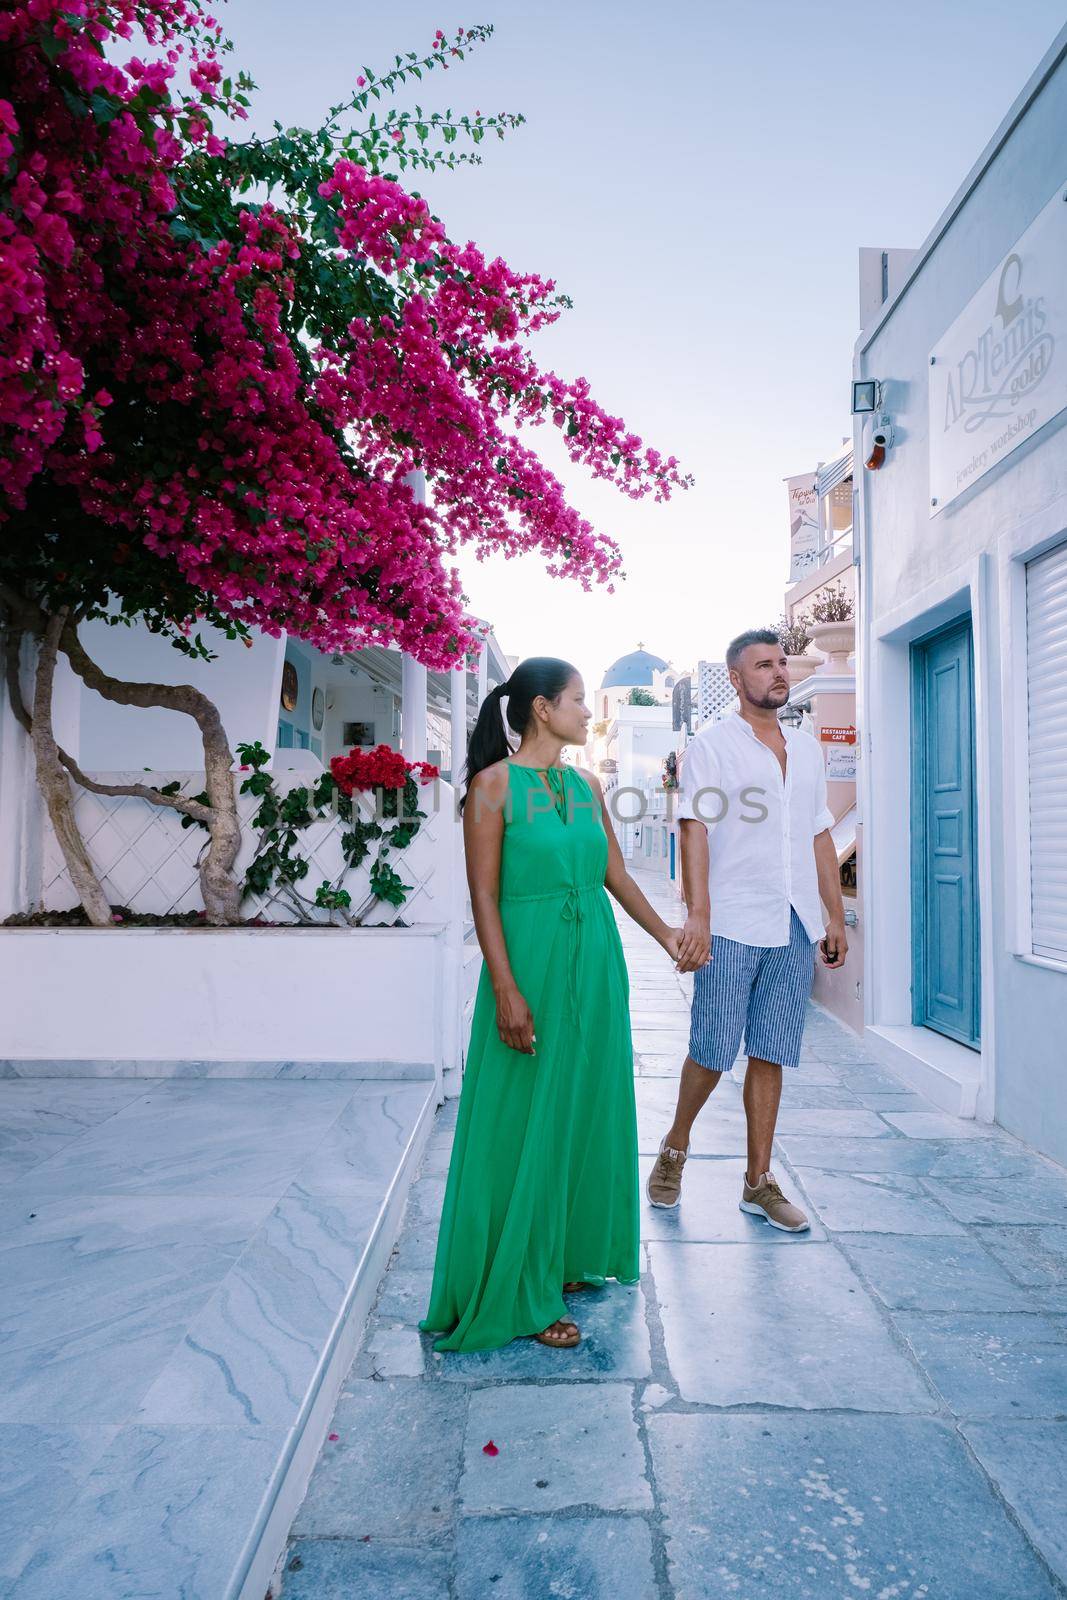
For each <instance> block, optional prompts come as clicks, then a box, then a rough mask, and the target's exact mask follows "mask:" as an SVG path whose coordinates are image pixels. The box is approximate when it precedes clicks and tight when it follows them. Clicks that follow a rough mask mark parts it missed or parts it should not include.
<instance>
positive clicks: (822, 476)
mask: <svg viewBox="0 0 1067 1600" xmlns="http://www.w3.org/2000/svg"><path fill="white" fill-rule="evenodd" d="M851 476H852V449H851V446H850V447H849V449H847V450H846V451H845V453H844V455H843V456H838V457H837V460H836V461H827V462H826V463H825V465H824V466H821V467H820V468H819V470H818V472H816V474H815V493H816V494H817V495H818V496H819V498H820V500H821V499H822V497H823V495H824V494H829V493H830V490H831V489H836V488H837V485H838V484H839V483H844V481H845V479H846V478H851Z"/></svg>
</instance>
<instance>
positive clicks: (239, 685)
mask: <svg viewBox="0 0 1067 1600" xmlns="http://www.w3.org/2000/svg"><path fill="white" fill-rule="evenodd" d="M201 632H202V634H203V636H204V641H205V643H206V644H208V645H209V648H211V649H212V650H213V651H215V652H216V653H217V659H216V660H215V661H210V662H204V661H193V660H191V659H190V658H189V657H188V656H184V655H182V654H181V653H180V652H179V651H177V650H175V649H174V647H173V646H172V645H170V644H168V643H167V642H166V640H164V639H161V638H159V637H157V636H156V635H155V634H151V633H149V632H148V631H147V629H146V628H143V627H140V626H137V625H135V626H133V627H130V628H126V627H123V626H121V625H119V626H118V627H111V626H109V625H108V624H107V623H106V622H90V623H87V624H86V625H85V626H84V627H83V628H82V629H81V633H80V636H81V640H82V643H83V644H84V646H85V649H86V651H87V653H88V654H89V655H90V656H91V657H92V659H93V660H94V661H95V662H96V664H97V665H98V666H99V667H101V668H102V669H103V671H104V672H107V673H110V674H111V675H112V676H113V677H116V678H125V679H128V680H130V681H132V682H136V683H148V682H152V683H191V684H193V686H194V687H195V688H198V689H202V690H203V692H204V693H205V694H206V695H209V696H210V698H211V699H212V700H213V701H214V702H215V704H216V705H217V706H218V708H219V712H220V715H221V716H222V723H223V727H224V728H225V729H226V736H227V738H228V740H229V742H230V747H231V748H233V747H234V746H236V745H238V744H241V743H245V742H247V743H252V742H253V741H254V740H256V739H259V740H261V741H262V743H263V744H264V745H265V746H266V747H267V749H268V750H273V748H274V738H275V733H276V731H277V726H278V709H277V708H278V695H279V690H280V685H281V671H282V659H283V656H284V652H285V643H284V640H282V639H272V638H270V637H268V635H266V634H263V633H259V632H258V631H254V632H253V635H252V646H251V648H248V647H247V646H245V645H244V644H242V643H241V642H240V640H237V641H231V640H228V639H227V638H226V637H225V635H224V634H221V633H219V632H218V631H217V630H215V629H213V628H208V627H204V628H202V629H201ZM78 729H79V731H78V740H77V749H76V750H72V751H71V754H72V755H75V756H76V758H77V760H78V761H79V763H80V765H81V766H82V767H83V768H84V769H85V771H86V772H108V771H118V770H120V769H125V768H129V769H134V768H142V767H149V768H153V769H166V770H172V769H174V768H181V767H184V768H190V767H202V766H203V764H204V753H203V745H202V744H201V741H200V733H199V730H198V728H197V726H196V723H195V722H194V721H193V719H192V718H191V717H188V716H185V715H184V714H183V713H181V712H177V711H165V710H161V709H160V708H158V707H154V708H153V709H151V710H142V709H140V708H139V707H137V706H122V705H114V704H113V703H112V702H111V701H109V700H104V699H103V698H102V697H101V696H100V695H98V694H97V693H96V691H95V690H93V689H88V688H84V687H83V688H82V689H81V693H80V707H79V721H78Z"/></svg>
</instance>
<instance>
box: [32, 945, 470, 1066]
mask: <svg viewBox="0 0 1067 1600" xmlns="http://www.w3.org/2000/svg"><path fill="white" fill-rule="evenodd" d="M444 951H445V930H444V929H443V928H440V927H435V926H426V927H422V928H418V929H414V928H404V929H393V928H389V929H373V928H371V929H357V930H355V931H347V930H344V931H342V930H340V929H332V930H315V929H309V928H303V929H300V930H299V931H284V930H281V931H275V930H270V929H264V930H261V931H258V932H257V931H253V932H246V931H243V932H233V931H229V930H227V931H222V932H217V933H216V932H211V931H205V930H199V929H197V930H194V931H191V932H185V931H182V930H176V929H172V928H163V929H155V928H137V929H128V930H126V931H125V932H122V933H110V932H108V931H98V930H89V929H76V930H69V929H41V928H35V929H16V930H12V929H5V930H0V961H2V963H3V968H4V972H5V974H6V978H7V982H8V984H9V985H10V993H11V995H13V996H16V997H17V1003H15V1004H8V1005H5V1006H4V1008H3V1010H2V1012H0V1057H3V1058H4V1059H6V1060H14V1061H20V1060H22V1061H55V1062H62V1063H67V1064H68V1066H69V1068H70V1069H71V1071H73V1069H74V1068H75V1067H76V1066H77V1063H78V1062H79V1061H87V1062H97V1061H114V1062H125V1063H143V1064H145V1070H146V1075H148V1076H151V1075H152V1074H151V1065H150V1064H151V1063H155V1062H172V1061H190V1062H196V1061H209V1062H220V1063H223V1062H241V1061H266V1062H271V1061H275V1062H286V1061H301V1062H308V1061H344V1062H353V1061H358V1062H368V1063H373V1062H375V1061H383V1062H389V1063H398V1064H399V1063H408V1064H411V1063H420V1062H421V1063H431V1064H432V1065H433V1066H434V1067H435V1068H436V1069H437V1071H438V1073H443V1071H444V1070H445V1068H446V1066H448V1065H450V1064H452V1063H449V1062H448V1061H446V1058H445V1050H446V1047H448V1046H450V1045H451V1042H452V1039H453V1036H454V1033H455V1026H454V1024H453V1023H452V1022H451V1021H450V1020H449V1019H447V1018H446V1010H447V1007H448V1004H451V1005H452V1007H453V1009H454V1008H455V1007H456V1006H457V1005H458V995H456V994H455V993H453V994H451V996H448V995H446V993H445V989H444V970H445V969H444ZM414 994H417V995H418V997H419V1004H418V1005H412V1004H411V998H412V995H414Z"/></svg>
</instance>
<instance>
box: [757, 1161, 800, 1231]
mask: <svg viewBox="0 0 1067 1600" xmlns="http://www.w3.org/2000/svg"><path fill="white" fill-rule="evenodd" d="M739 1204H740V1207H741V1210H742V1211H751V1212H753V1213H754V1214H755V1215H756V1216H757V1217H762V1218H763V1219H764V1221H766V1222H769V1223H770V1225H771V1227H772V1228H781V1229H783V1230H784V1232H786V1233H803V1231H804V1229H805V1228H810V1227H811V1223H810V1222H809V1221H808V1219H807V1217H806V1216H805V1215H804V1213H803V1211H801V1209H800V1207H799V1206H794V1205H791V1204H790V1203H789V1201H788V1200H787V1199H786V1197H785V1195H784V1194H783V1193H782V1191H781V1189H779V1187H778V1185H777V1183H776V1182H775V1178H774V1174H773V1172H764V1173H763V1174H762V1175H761V1176H760V1179H759V1182H758V1183H749V1181H748V1177H747V1175H746V1177H745V1179H744V1188H743V1189H742V1191H741V1199H740V1201H739Z"/></svg>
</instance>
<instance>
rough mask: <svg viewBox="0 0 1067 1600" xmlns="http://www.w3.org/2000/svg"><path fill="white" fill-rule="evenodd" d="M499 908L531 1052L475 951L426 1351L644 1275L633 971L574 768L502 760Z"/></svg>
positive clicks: (519, 1322)
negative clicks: (505, 1037)
mask: <svg viewBox="0 0 1067 1600" xmlns="http://www.w3.org/2000/svg"><path fill="white" fill-rule="evenodd" d="M508 783H509V797H510V798H509V805H508V807H507V808H506V809H505V813H504V836H503V843H502V846H501V860H500V916H501V921H502V922H503V926H504V937H505V940H506V943H507V949H508V958H509V960H510V963H511V968H512V971H513V973H514V975H515V981H516V983H517V984H518V986H519V990H520V992H521V993H522V995H523V997H524V999H525V1000H526V1003H527V1004H528V1006H529V1007H530V1010H531V1012H532V1013H533V1019H534V1034H535V1043H534V1049H535V1051H536V1054H535V1055H532V1056H529V1055H523V1054H522V1053H521V1052H520V1051H517V1050H512V1049H509V1047H508V1046H507V1045H505V1044H504V1043H503V1042H502V1041H501V1039H500V1036H499V1034H498V1033H497V1026H496V1002H495V999H494V996H493V989H492V984H491V982H490V979H489V974H488V970H487V969H486V967H485V966H484V965H483V967H482V973H481V978H480V980H479V985H478V994H477V998H476V1001H475V1008H474V1018H473V1023H472V1028H471V1040H470V1048H469V1051H468V1055H467V1062H466V1069H465V1076H464V1083H463V1092H462V1094H461V1096H460V1102H459V1111H458V1115H457V1119H456V1135H455V1143H454V1144H453V1147H452V1158H451V1163H450V1165H449V1170H448V1182H447V1184H446V1187H445V1197H444V1207H443V1211H442V1216H441V1230H440V1234H439V1236H438V1241H437V1258H436V1263H435V1266H434V1275H433V1286H432V1289H431V1291H430V1304H429V1308H428V1310H427V1313H426V1316H425V1317H424V1319H423V1320H422V1322H421V1323H420V1327H421V1328H422V1329H423V1330H425V1331H427V1332H429V1331H433V1332H440V1331H442V1330H444V1337H443V1338H441V1339H438V1340H437V1342H436V1343H435V1345H434V1349H435V1350H490V1349H494V1348H496V1347H497V1346H500V1345H504V1344H507V1343H508V1342H509V1341H510V1340H511V1339H513V1338H516V1337H517V1336H519V1335H522V1334H531V1333H539V1332H540V1331H541V1330H542V1329H544V1328H547V1327H548V1326H549V1324H550V1323H553V1322H555V1321H557V1320H558V1319H559V1318H561V1317H565V1316H567V1315H568V1312H567V1306H566V1303H565V1301H564V1299H563V1292H562V1289H563V1284H564V1283H570V1282H578V1281H584V1282H586V1283H595V1284H602V1283H603V1282H604V1280H605V1279H606V1278H617V1279H619V1281H620V1282H623V1283H636V1282H637V1281H638V1279H639V1277H640V1252H639V1237H640V1207H639V1201H638V1166H637V1111H636V1104H635V1097H634V1080H633V1046H632V1042H631V1038H630V1014H629V978H628V974H627V971H626V962H625V958H624V956H623V949H622V941H621V940H620V938H619V931H618V928H617V927H616V925H615V917H614V915H613V913H612V909H611V903H610V901H609V899H608V894H607V890H606V889H605V888H604V874H605V872H606V870H607V856H608V843H607V838H606V836H605V833H604V827H603V824H602V822H601V816H600V803H599V801H598V800H597V798H596V796H595V795H594V793H593V790H592V788H591V787H590V785H589V784H588V782H587V781H586V779H585V778H584V777H583V776H582V774H581V773H580V772H579V771H578V770H577V768H574V767H550V768H547V769H545V768H533V767H521V766H515V765H513V764H512V765H510V767H509V779H508Z"/></svg>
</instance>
